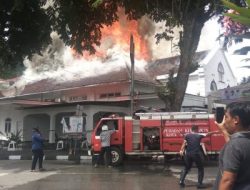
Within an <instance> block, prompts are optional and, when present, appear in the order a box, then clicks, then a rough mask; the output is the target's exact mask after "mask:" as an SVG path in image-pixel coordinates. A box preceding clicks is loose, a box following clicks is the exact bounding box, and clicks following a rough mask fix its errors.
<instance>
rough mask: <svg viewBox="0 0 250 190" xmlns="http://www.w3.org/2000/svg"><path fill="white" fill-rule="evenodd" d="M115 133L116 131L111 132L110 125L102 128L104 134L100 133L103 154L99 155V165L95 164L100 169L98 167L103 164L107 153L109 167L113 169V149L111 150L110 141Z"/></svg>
mask: <svg viewBox="0 0 250 190" xmlns="http://www.w3.org/2000/svg"><path fill="white" fill-rule="evenodd" d="M114 132H115V129H112V130H109V128H108V125H103V126H102V132H101V133H100V140H101V152H100V154H99V157H98V159H97V163H96V164H95V167H98V165H99V164H100V163H101V161H102V160H105V159H104V155H105V153H106V163H105V165H107V166H108V167H112V166H111V163H112V157H111V148H110V140H111V135H112V134H113V133H114Z"/></svg>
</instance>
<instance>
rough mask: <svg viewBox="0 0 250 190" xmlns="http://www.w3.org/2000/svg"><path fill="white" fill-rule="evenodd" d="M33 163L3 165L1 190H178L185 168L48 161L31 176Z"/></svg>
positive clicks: (209, 179)
mask: <svg viewBox="0 0 250 190" xmlns="http://www.w3.org/2000/svg"><path fill="white" fill-rule="evenodd" d="M30 164H31V161H19V160H18V161H7V160H5V161H0V190H2V189H8V190H45V189H48V190H52V189H53V190H56V189H59V190H69V189H70V190H116V189H119V190H153V189H157V190H166V189H169V190H175V189H179V186H178V177H179V173H180V170H181V169H182V165H181V164H178V163H171V165H170V166H169V167H168V166H164V165H162V164H159V163H139V162H138V161H137V162H134V163H131V162H130V163H126V164H124V165H123V166H120V167H116V168H106V167H102V166H100V167H98V168H93V167H92V165H91V164H86V163H82V164H80V165H76V164H74V163H73V162H69V161H45V162H44V166H45V167H46V169H47V170H46V171H44V172H30V171H29V168H30ZM216 170H217V167H216V164H212V165H209V166H207V167H206V173H205V181H204V182H205V184H206V185H207V188H206V189H211V187H212V184H213V181H214V179H215V175H216ZM196 179H197V169H196V168H194V169H192V171H191V173H190V174H189V175H188V176H187V180H188V181H187V182H186V184H187V185H186V188H185V189H187V190H192V189H196Z"/></svg>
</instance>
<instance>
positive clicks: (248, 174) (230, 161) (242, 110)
mask: <svg viewBox="0 0 250 190" xmlns="http://www.w3.org/2000/svg"><path fill="white" fill-rule="evenodd" d="M216 124H217V126H218V128H219V129H220V130H221V131H222V132H223V134H224V136H225V140H226V142H227V143H226V144H225V145H224V147H223V148H222V150H221V153H220V156H219V171H218V175H217V178H216V181H215V184H214V187H213V190H218V189H219V190H249V189H250V164H249V163H250V151H249V150H250V102H234V103H231V104H229V105H227V107H226V112H225V115H224V119H223V121H222V123H220V124H218V123H216Z"/></svg>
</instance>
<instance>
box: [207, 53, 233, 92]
mask: <svg viewBox="0 0 250 190" xmlns="http://www.w3.org/2000/svg"><path fill="white" fill-rule="evenodd" d="M219 63H221V64H222V66H223V68H224V76H223V80H220V77H219V75H220V74H219V72H218V65H219ZM204 68H205V70H204V72H205V95H206V96H207V95H208V94H209V93H210V92H211V90H210V85H211V82H212V81H213V80H214V81H215V83H216V85H217V89H223V88H226V87H227V86H236V85H237V80H236V78H235V76H234V75H233V73H232V70H231V68H230V66H229V64H228V62H227V60H226V58H225V55H224V53H223V52H222V50H218V51H216V53H215V54H214V56H213V57H212V58H211V59H210V60H209V62H208V63H207V64H206V65H205V66H204Z"/></svg>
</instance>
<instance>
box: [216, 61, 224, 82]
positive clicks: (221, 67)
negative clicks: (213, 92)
mask: <svg viewBox="0 0 250 190" xmlns="http://www.w3.org/2000/svg"><path fill="white" fill-rule="evenodd" d="M217 71H218V74H219V81H220V82H223V81H224V73H225V72H224V67H223V65H222V64H221V63H219V65H218V68H217Z"/></svg>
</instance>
